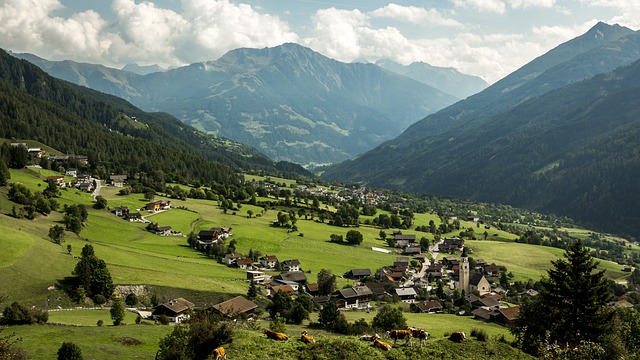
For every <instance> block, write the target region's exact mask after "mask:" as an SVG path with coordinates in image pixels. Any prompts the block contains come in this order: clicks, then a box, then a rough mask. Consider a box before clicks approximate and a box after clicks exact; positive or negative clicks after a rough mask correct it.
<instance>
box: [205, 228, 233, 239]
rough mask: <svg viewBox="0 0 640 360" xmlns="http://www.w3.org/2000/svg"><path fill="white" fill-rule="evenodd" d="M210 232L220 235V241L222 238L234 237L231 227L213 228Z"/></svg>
mask: <svg viewBox="0 0 640 360" xmlns="http://www.w3.org/2000/svg"><path fill="white" fill-rule="evenodd" d="M209 230H210V231H213V232H214V233H217V234H218V239H220V238H224V239H226V238H228V237H229V236H231V235H233V234H232V233H231V228H230V227H212V228H211V229H209Z"/></svg>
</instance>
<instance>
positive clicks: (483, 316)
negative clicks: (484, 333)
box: [471, 307, 498, 321]
mask: <svg viewBox="0 0 640 360" xmlns="http://www.w3.org/2000/svg"><path fill="white" fill-rule="evenodd" d="M471 315H473V317H474V318H475V319H478V320H482V321H493V319H494V318H495V317H496V316H497V315H498V311H497V310H493V309H491V310H490V309H487V308H483V307H481V308H477V309H474V310H473V311H471Z"/></svg>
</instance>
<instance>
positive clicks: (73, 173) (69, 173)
mask: <svg viewBox="0 0 640 360" xmlns="http://www.w3.org/2000/svg"><path fill="white" fill-rule="evenodd" d="M64 174H65V175H66V176H73V177H77V176H78V170H76V169H67V171H65V172H64Z"/></svg>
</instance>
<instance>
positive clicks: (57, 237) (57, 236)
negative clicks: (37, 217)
mask: <svg viewBox="0 0 640 360" xmlns="http://www.w3.org/2000/svg"><path fill="white" fill-rule="evenodd" d="M49 239H51V241H52V242H53V243H54V244H58V245H60V244H61V243H62V242H63V241H64V227H62V226H60V225H53V226H52V227H50V228H49Z"/></svg>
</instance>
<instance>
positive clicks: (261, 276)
mask: <svg viewBox="0 0 640 360" xmlns="http://www.w3.org/2000/svg"><path fill="white" fill-rule="evenodd" d="M246 274H247V280H249V281H252V282H254V283H256V284H262V283H264V282H265V279H266V275H265V273H264V272H262V271H253V270H247V271H246Z"/></svg>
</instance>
